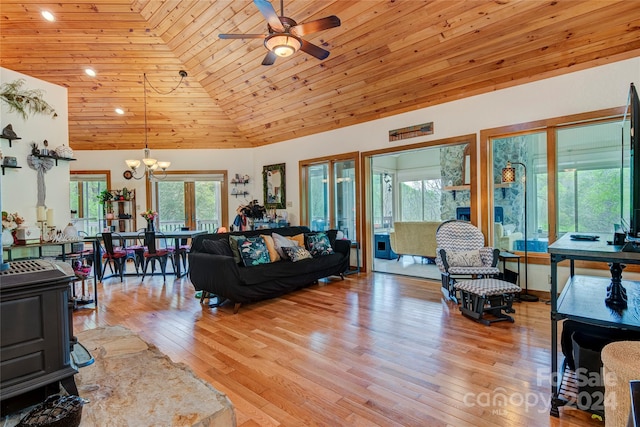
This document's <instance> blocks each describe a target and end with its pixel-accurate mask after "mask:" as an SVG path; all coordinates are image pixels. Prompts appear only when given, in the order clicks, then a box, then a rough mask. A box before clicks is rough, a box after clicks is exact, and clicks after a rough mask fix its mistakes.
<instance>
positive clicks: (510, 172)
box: [502, 162, 516, 182]
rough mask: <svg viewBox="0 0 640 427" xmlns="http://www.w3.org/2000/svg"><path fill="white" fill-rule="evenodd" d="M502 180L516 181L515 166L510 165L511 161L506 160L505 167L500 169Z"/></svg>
mask: <svg viewBox="0 0 640 427" xmlns="http://www.w3.org/2000/svg"><path fill="white" fill-rule="evenodd" d="M502 182H516V168H514V167H511V162H507V167H506V168H503V169H502Z"/></svg>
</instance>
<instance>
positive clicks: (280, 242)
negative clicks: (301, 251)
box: [271, 233, 299, 259]
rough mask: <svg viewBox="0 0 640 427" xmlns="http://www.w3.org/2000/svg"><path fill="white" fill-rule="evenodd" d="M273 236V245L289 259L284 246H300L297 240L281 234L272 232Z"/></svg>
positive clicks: (282, 255)
mask: <svg viewBox="0 0 640 427" xmlns="http://www.w3.org/2000/svg"><path fill="white" fill-rule="evenodd" d="M271 237H272V238H273V245H274V247H275V249H276V251H277V252H278V254H279V255H280V257H281V258H282V259H287V254H285V253H284V251H283V250H282V248H284V247H291V246H299V245H298V242H297V241H295V240H292V239H289V238H288V237H285V236H281V235H279V234H278V233H271Z"/></svg>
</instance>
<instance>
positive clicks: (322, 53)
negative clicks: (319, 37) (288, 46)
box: [300, 40, 329, 59]
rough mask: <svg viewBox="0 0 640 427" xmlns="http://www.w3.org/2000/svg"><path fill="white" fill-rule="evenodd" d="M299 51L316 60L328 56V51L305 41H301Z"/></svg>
mask: <svg viewBox="0 0 640 427" xmlns="http://www.w3.org/2000/svg"><path fill="white" fill-rule="evenodd" d="M300 50H301V51H303V52H307V53H308V54H309V55H311V56H315V57H316V58H318V59H325V58H326V57H327V56H329V51H328V50H324V49H323V48H321V47H320V46H316V45H315V44H313V43H309V42H308V41H306V40H302V46H301V47H300Z"/></svg>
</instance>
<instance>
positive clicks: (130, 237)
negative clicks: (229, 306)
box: [84, 230, 208, 281]
mask: <svg viewBox="0 0 640 427" xmlns="http://www.w3.org/2000/svg"><path fill="white" fill-rule="evenodd" d="M161 233H162V235H163V236H164V237H165V238H167V239H174V244H173V247H174V248H175V249H176V250H175V251H174V252H173V265H174V267H175V276H176V278H180V277H183V276H184V275H186V274H187V271H186V270H185V271H184V272H183V271H182V268H181V267H180V253H179V251H178V250H177V249H178V248H179V247H180V245H181V243H182V241H183V240H185V239H192V238H194V237H196V236H198V235H200V234H206V233H208V231H206V230H173V231H162V232H161ZM114 234H116V235H118V236H119V237H121V238H122V239H123V240H124V241H125V242H126V241H137V240H138V239H139V238H140V236H141V234H142V235H143V234H144V232H143V231H125V232H115V233H114ZM84 240H85V241H92V242H93V253H94V268H93V271H94V276H95V279H96V281H98V280H102V279H103V277H100V274H101V272H102V250H101V249H100V248H101V241H102V234H100V233H99V234H97V235H95V236H88V237H85V239H84Z"/></svg>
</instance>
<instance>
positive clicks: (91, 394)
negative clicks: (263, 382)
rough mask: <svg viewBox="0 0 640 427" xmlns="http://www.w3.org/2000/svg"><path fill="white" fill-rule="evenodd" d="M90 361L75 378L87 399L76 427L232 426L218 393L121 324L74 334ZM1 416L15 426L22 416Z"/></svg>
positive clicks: (230, 407)
mask: <svg viewBox="0 0 640 427" xmlns="http://www.w3.org/2000/svg"><path fill="white" fill-rule="evenodd" d="M77 337H78V341H79V342H80V343H82V345H83V346H84V347H86V348H87V350H89V352H90V353H91V355H92V356H93V357H94V358H95V362H94V363H93V364H91V365H89V366H85V367H82V368H80V369H79V373H78V374H77V375H76V376H75V380H76V384H77V386H78V391H79V394H80V396H81V397H82V398H84V399H87V400H88V402H87V403H85V405H84V407H83V409H82V421H81V423H80V426H81V427H82V426H132V427H133V426H136V427H138V426H142V425H145V426H152V425H153V426H194V425H197V426H202V427H214V426H215V427H221V426H224V427H227V426H235V425H236V419H235V411H234V409H233V405H232V404H231V402H230V401H229V399H228V398H227V397H226V395H224V394H223V393H221V392H219V391H217V390H216V389H214V388H213V387H212V386H211V385H209V384H208V383H206V382H205V381H203V380H201V379H200V378H198V377H197V376H195V375H194V374H193V372H192V371H191V370H190V369H189V368H188V367H186V366H185V365H182V364H177V363H174V362H172V361H171V360H170V359H169V357H167V356H166V355H164V354H163V353H161V352H160V351H159V350H158V349H157V348H156V347H154V346H153V345H150V344H147V343H146V342H145V341H143V340H142V339H141V338H140V337H138V336H137V335H136V334H134V333H133V332H132V331H130V330H129V329H126V328H124V327H121V326H113V327H107V328H98V329H91V330H87V331H82V332H79V333H78V334H77ZM27 412H28V409H27V410H25V411H23V412H22V415H21V414H14V416H13V417H7V419H4V420H2V421H3V423H2V425H3V427H10V426H14V425H16V424H17V423H18V422H19V420H20V419H21V417H22V416H23V414H26V413H27Z"/></svg>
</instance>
